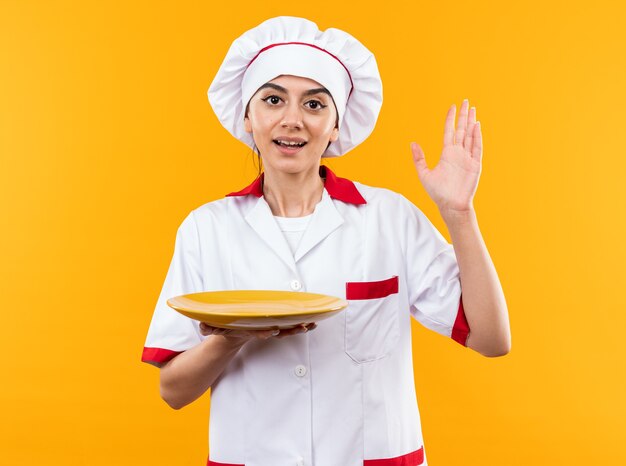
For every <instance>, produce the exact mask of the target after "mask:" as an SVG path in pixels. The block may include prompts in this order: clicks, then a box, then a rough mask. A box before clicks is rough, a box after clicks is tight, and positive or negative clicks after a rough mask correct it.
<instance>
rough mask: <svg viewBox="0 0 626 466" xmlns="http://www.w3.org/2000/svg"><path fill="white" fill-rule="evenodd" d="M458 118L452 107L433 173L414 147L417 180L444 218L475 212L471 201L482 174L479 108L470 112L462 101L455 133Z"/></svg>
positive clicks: (412, 147)
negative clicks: (440, 151)
mask: <svg viewBox="0 0 626 466" xmlns="http://www.w3.org/2000/svg"><path fill="white" fill-rule="evenodd" d="M455 115H456V105H454V104H452V106H451V107H450V109H449V110H448V115H447V117H446V124H445V128H444V136H443V152H442V153H441V158H440V159H439V163H438V164H437V166H436V167H435V168H433V169H432V170H430V169H429V168H428V166H427V165H426V159H425V158H424V152H423V151H422V148H421V147H420V146H419V144H417V143H411V151H412V152H413V162H414V163H415V168H416V170H417V176H418V177H419V179H420V181H421V182H422V185H423V186H424V188H425V189H426V192H427V193H428V195H429V196H430V197H431V199H432V200H433V201H435V203H436V204H437V207H439V211H440V212H441V213H442V214H443V215H445V214H446V213H452V214H454V213H462V212H468V211H471V210H472V209H473V205H472V200H473V198H474V194H475V193H476V188H477V186H478V178H479V177H480V171H481V159H482V151H483V143H482V134H481V131H480V123H479V122H477V121H476V108H475V107H472V108H471V109H469V101H468V100H467V99H465V100H464V101H463V104H462V105H461V111H460V113H459V121H458V126H457V128H456V130H455V128H454V120H455Z"/></svg>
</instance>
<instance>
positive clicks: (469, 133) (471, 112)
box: [463, 107, 476, 153]
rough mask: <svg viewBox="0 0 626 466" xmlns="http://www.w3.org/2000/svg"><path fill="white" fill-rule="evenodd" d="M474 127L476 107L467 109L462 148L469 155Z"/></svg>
mask: <svg viewBox="0 0 626 466" xmlns="http://www.w3.org/2000/svg"><path fill="white" fill-rule="evenodd" d="M474 125H476V107H472V108H470V109H469V116H468V120H467V131H466V133H465V139H464V140H463V147H464V148H465V150H467V151H468V152H470V153H471V152H472V143H473V141H474Z"/></svg>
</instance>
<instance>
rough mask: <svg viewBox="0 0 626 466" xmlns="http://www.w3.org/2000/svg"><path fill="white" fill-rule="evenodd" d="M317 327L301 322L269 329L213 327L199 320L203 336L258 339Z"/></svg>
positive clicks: (282, 335) (283, 335)
mask: <svg viewBox="0 0 626 466" xmlns="http://www.w3.org/2000/svg"><path fill="white" fill-rule="evenodd" d="M315 328H317V324H316V323H314V322H312V323H301V324H299V325H297V326H295V327H293V328H289V329H269V330H231V329H227V328H219V327H213V326H211V325H209V324H207V323H205V322H200V333H201V334H202V335H204V336H209V335H229V336H232V337H241V338H250V337H255V338H258V339H259V340H267V339H268V338H272V337H278V338H283V337H286V336H290V335H297V334H299V333H306V332H309V331H311V330H314V329H315Z"/></svg>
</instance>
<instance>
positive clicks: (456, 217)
mask: <svg viewBox="0 0 626 466" xmlns="http://www.w3.org/2000/svg"><path fill="white" fill-rule="evenodd" d="M439 213H440V214H441V217H442V218H443V221H444V222H445V223H446V225H447V226H448V227H456V226H463V225H468V224H472V223H474V222H476V211H475V210H474V208H473V207H470V208H469V209H466V210H455V209H439Z"/></svg>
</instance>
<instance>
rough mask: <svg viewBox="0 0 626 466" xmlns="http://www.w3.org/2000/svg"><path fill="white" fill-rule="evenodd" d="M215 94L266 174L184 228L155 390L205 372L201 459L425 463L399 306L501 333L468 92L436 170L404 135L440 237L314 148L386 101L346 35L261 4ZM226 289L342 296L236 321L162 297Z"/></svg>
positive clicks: (445, 330) (505, 331) (391, 197)
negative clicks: (261, 16) (278, 318)
mask: <svg viewBox="0 0 626 466" xmlns="http://www.w3.org/2000/svg"><path fill="white" fill-rule="evenodd" d="M209 100H210V102H211V105H212V106H213V108H214V110H215V112H216V114H217V116H218V118H219V119H220V121H221V122H222V124H223V125H224V126H225V127H226V128H227V129H228V130H229V131H230V132H231V134H233V135H234V136H235V137H237V138H238V139H240V140H241V141H243V142H245V143H246V144H248V145H250V146H251V147H254V148H255V149H256V150H257V153H258V154H259V155H260V158H261V159H262V161H263V167H264V172H263V173H262V174H261V175H260V176H259V177H258V178H257V179H256V180H255V181H254V182H253V183H252V184H251V185H249V186H248V187H246V188H245V189H243V190H240V191H236V192H233V193H231V194H229V195H228V196H226V197H225V198H224V199H219V200H216V201H213V202H209V203H207V204H205V205H203V206H201V207H199V208H197V209H195V210H193V211H192V212H191V213H190V214H189V215H188V216H187V218H186V219H185V220H184V221H183V223H182V224H181V226H180V228H179V230H178V234H177V237H176V244H175V250H174V257H173V260H172V263H171V266H170V268H169V271H168V274H167V277H166V280H165V284H164V286H163V290H162V292H161V296H160V297H159V301H158V303H157V307H156V309H155V312H154V316H153V319H152V323H151V325H150V329H149V332H148V337H147V341H146V346H145V348H144V354H143V360H144V361H146V362H149V363H152V364H155V365H157V366H158V367H160V374H161V394H162V397H163V398H164V399H165V401H166V402H167V403H168V404H169V405H170V406H172V407H173V408H176V409H178V408H181V407H183V406H185V405H187V404H189V403H191V402H192V401H194V400H195V399H197V398H198V397H199V396H201V395H202V394H203V393H205V392H206V391H207V390H208V389H209V388H211V415H210V427H209V434H210V439H209V456H210V458H209V462H208V464H209V465H214V466H218V465H246V466H253V465H267V466H280V465H307V466H310V465H316V466H335V465H341V466H347V465H369V466H374V465H376V466H408V465H411V466H413V465H421V464H424V465H425V464H427V463H426V456H425V453H424V446H423V438H422V433H421V427H420V419H419V411H418V408H417V403H416V399H415V387H414V383H413V366H414V362H413V359H412V351H411V332H410V318H411V316H413V317H414V318H415V319H416V320H418V321H419V322H420V323H422V324H423V325H425V326H426V327H428V328H430V329H432V330H434V331H436V332H438V333H440V334H442V335H444V336H446V337H450V338H452V339H453V340H455V341H456V342H458V343H460V344H462V345H463V346H467V347H469V348H472V349H474V350H475V351H477V352H479V353H481V354H483V355H485V356H501V355H504V354H506V353H508V351H509V349H510V330H509V323H508V314H507V308H506V303H505V300H504V296H503V292H502V289H501V286H500V283H499V281H498V278H497V275H496V271H495V268H494V266H493V264H492V262H491V260H490V258H489V254H488V252H487V249H486V247H485V245H484V242H483V240H482V237H481V234H480V231H479V229H478V224H477V220H476V213H475V211H474V209H473V205H472V199H473V196H474V193H475V191H476V187H477V184H478V178H479V175H480V168H481V154H482V138H481V132H480V125H479V123H478V122H477V121H476V111H475V109H474V108H469V103H468V102H467V101H464V102H463V104H462V106H461V109H460V115H459V120H458V124H457V125H456V128H455V113H456V108H455V106H452V107H451V108H450V109H449V111H448V115H447V119H446V123H445V129H444V149H443V153H442V156H441V160H440V162H439V164H438V165H437V166H436V167H435V168H434V169H432V170H429V169H428V168H427V166H426V163H425V159H424V154H423V152H422V150H421V148H420V147H419V146H418V145H417V144H412V145H411V149H412V152H413V158H414V162H415V167H416V170H417V175H418V177H419V179H420V181H421V182H422V184H423V185H424V187H425V189H426V190H427V192H428V194H429V195H430V197H431V198H432V199H433V201H434V202H436V204H437V206H438V208H439V211H440V213H441V215H442V217H443V219H444V221H445V223H446V225H447V227H448V230H449V232H450V236H451V238H452V245H450V244H449V243H447V242H446V240H445V239H444V237H443V236H442V235H441V234H440V233H439V232H438V231H437V230H436V229H435V228H434V227H433V225H432V224H431V223H430V221H429V220H428V219H427V218H426V217H425V216H424V214H423V213H422V212H421V211H420V210H419V209H418V208H417V207H415V206H414V205H413V204H412V203H410V202H409V201H408V200H407V199H406V198H405V197H404V196H402V195H400V194H397V193H394V192H392V191H390V190H387V189H383V188H375V187H371V186H366V185H364V184H362V183H358V182H353V181H350V180H348V179H346V178H341V177H338V176H337V175H335V174H334V173H333V172H332V171H331V170H330V169H328V167H325V166H324V165H322V164H321V159H322V157H328V156H339V155H343V154H345V153H346V152H347V151H349V150H350V149H351V148H353V147H354V146H356V145H358V144H359V143H361V142H362V141H363V140H364V139H366V138H367V136H368V135H369V134H370V133H371V131H372V130H373V128H374V125H375V123H376V119H377V116H378V112H379V110H380V105H381V103H382V85H381V82H380V76H379V74H378V69H377V66H376V61H375V59H374V57H373V55H372V54H371V53H370V52H369V51H368V50H367V49H366V48H365V47H364V46H363V45H362V44H360V43H359V42H358V41H357V40H356V39H355V38H353V37H352V36H350V35H349V34H347V33H345V32H343V31H339V30H337V29H328V30H326V31H324V32H321V31H319V30H318V29H317V26H316V25H315V24H314V23H312V22H310V21H307V20H305V19H301V18H293V17H279V18H273V19H270V20H268V21H266V22H264V23H262V24H261V25H259V26H257V27H256V28H254V29H252V30H250V31H248V32H246V33H245V34H244V35H242V36H241V37H239V38H238V39H237V40H236V41H235V42H234V43H233V45H232V46H231V49H230V50H229V52H228V54H227V56H226V58H225V60H224V63H223V64H222V66H221V68H220V70H219V71H218V73H217V76H216V78H215V80H214V81H213V83H212V84H211V87H210V89H209ZM461 283H462V285H463V286H462V287H461ZM228 289H271V290H290V291H309V292H314V293H323V294H328V295H332V296H337V297H342V298H345V299H347V300H348V302H349V306H348V308H347V309H345V310H344V311H342V312H341V313H339V314H337V315H336V316H333V317H332V318H329V319H327V320H324V321H320V322H319V324H318V325H316V324H310V323H306V322H303V323H302V325H300V326H298V327H296V328H293V329H289V330H281V331H234V330H223V329H218V328H213V327H210V326H208V325H206V324H204V323H200V324H198V323H197V322H194V321H192V320H190V319H188V318H186V317H183V316H182V315H180V314H178V313H176V312H175V311H173V310H172V309H170V308H169V307H168V306H167V305H166V304H165V301H166V300H167V299H168V298H170V297H173V296H177V295H181V294H186V293H193V292H200V291H211V290H228ZM312 330H314V331H312Z"/></svg>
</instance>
